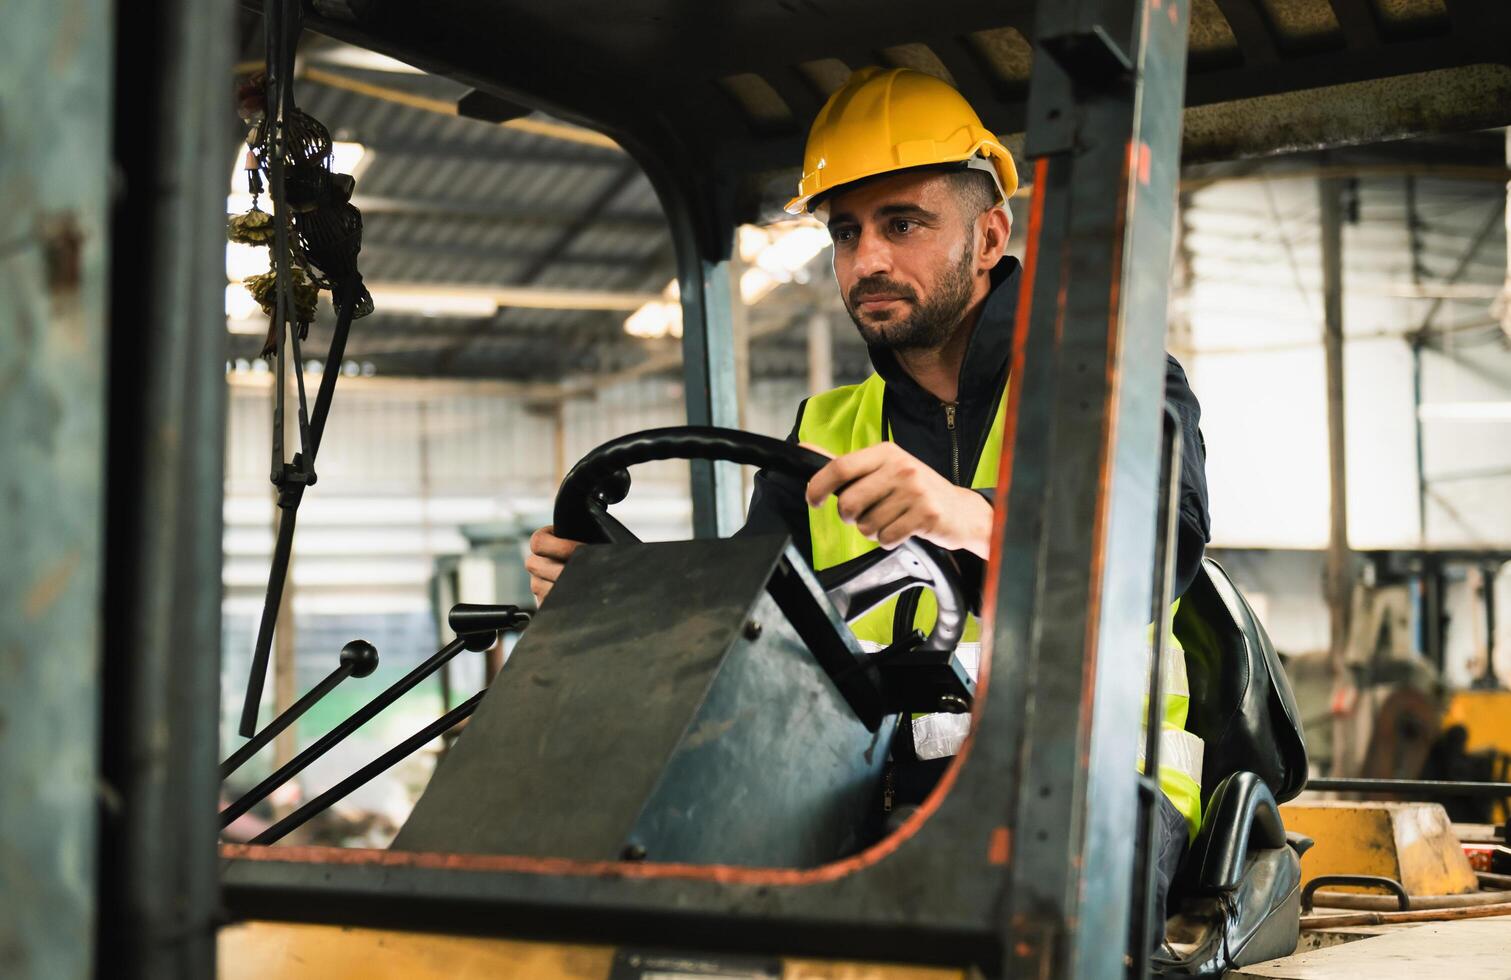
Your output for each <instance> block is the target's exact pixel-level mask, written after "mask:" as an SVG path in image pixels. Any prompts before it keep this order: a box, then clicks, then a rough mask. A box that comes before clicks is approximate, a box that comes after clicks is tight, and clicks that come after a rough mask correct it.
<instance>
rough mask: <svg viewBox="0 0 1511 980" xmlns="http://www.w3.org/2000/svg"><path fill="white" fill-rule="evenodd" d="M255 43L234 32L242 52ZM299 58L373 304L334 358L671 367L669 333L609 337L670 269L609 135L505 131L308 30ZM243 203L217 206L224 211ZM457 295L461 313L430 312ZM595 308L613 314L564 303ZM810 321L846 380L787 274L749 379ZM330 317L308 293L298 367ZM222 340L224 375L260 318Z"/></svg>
mask: <svg viewBox="0 0 1511 980" xmlns="http://www.w3.org/2000/svg"><path fill="white" fill-rule="evenodd" d="M257 45H258V42H257V41H256V39H255V38H252V39H250V40H249V43H248V45H247V48H248V49H255V48H256V47H257ZM299 65H300V68H299V77H298V81H297V82H296V86H295V99H296V101H297V103H298V104H299V105H300V107H301V108H303V109H304V110H305V111H306V112H308V113H310V114H311V115H313V116H314V117H315V118H316V119H318V120H320V121H321V122H323V123H324V124H325V125H326V126H327V127H328V128H329V129H330V130H331V133H332V136H333V138H334V139H335V140H337V141H338V142H351V143H355V144H358V145H360V146H361V147H362V153H361V160H360V163H359V164H358V166H357V167H356V168H355V169H356V177H357V190H356V195H355V197H354V198H353V200H354V203H355V204H356V205H357V207H358V208H359V209H360V210H361V212H362V215H363V242H362V252H361V256H360V262H359V265H360V269H361V271H362V274H363V277H364V279H365V281H366V282H367V283H368V285H369V286H370V287H371V288H372V289H373V292H374V297H375V305H376V311H375V313H374V314H373V315H372V316H370V317H367V318H366V319H363V320H359V321H357V323H356V324H355V326H354V328H353V330H352V334H351V339H350V341H349V343H348V347H347V358H348V361H349V362H351V364H352V365H354V366H356V367H357V368H358V369H362V370H365V371H366V373H370V374H377V375H380V376H387V377H395V376H402V377H448V378H476V379H491V380H505V381H520V382H533V383H546V384H550V383H555V382H560V381H563V380H565V379H569V378H573V377H578V376H581V375H583V374H591V375H614V374H619V373H624V372H627V373H628V374H630V375H633V374H635V373H637V372H642V371H644V370H645V369H646V367H647V366H649V365H654V364H661V365H667V364H670V365H671V366H672V367H675V366H676V364H677V363H678V361H679V357H680V342H679V341H678V340H677V339H676V338H675V337H664V338H660V339H642V338H637V337H632V336H630V335H629V334H628V333H626V330H625V326H624V324H625V320H626V318H627V317H628V316H630V314H631V313H633V312H634V310H635V309H636V308H637V307H638V306H639V305H641V301H643V300H645V299H646V298H650V297H655V298H660V295H661V294H662V292H663V290H664V289H665V288H666V287H667V285H668V283H669V282H670V281H671V280H672V279H673V277H674V275H675V268H674V258H673V253H672V247H671V239H670V236H669V234H668V231H667V226H666V219H665V217H664V214H663V212H662V208H661V204H660V202H659V200H658V199H657V197H656V194H655V192H654V191H653V190H652V188H651V186H650V183H649V182H648V181H647V179H646V177H645V176H644V174H643V173H642V172H641V170H640V168H639V167H638V166H637V165H636V164H635V162H634V161H633V160H631V159H630V158H629V157H628V156H627V155H626V154H625V153H624V152H623V151H621V150H620V149H618V147H617V146H615V145H614V144H613V143H612V141H610V140H607V139H604V138H603V137H600V136H598V135H597V134H594V133H591V132H589V131H587V130H582V129H579V128H577V127H570V126H566V125H564V124H561V123H558V122H554V121H552V120H549V119H547V118H546V117H543V116H539V115H535V116H531V117H529V118H526V119H523V120H518V121H515V122H511V123H509V124H505V125H499V124H496V123H492V122H487V121H481V120H478V119H471V118H465V117H462V116H459V115H457V114H456V112H455V106H456V105H457V103H458V102H459V101H461V100H463V98H464V97H465V96H466V95H467V92H468V90H467V88H466V87H465V86H462V85H459V84H458V83H456V82H452V81H450V80H448V79H444V78H439V77H436V76H432V75H427V74H424V73H421V72H418V71H416V70H413V69H409V68H408V66H405V65H403V64H401V63H398V62H391V61H389V60H388V59H385V58H382V57H379V56H375V55H373V54H372V53H371V52H367V51H364V50H362V49H360V48H355V47H352V46H349V45H345V44H341V43H338V42H332V41H330V40H328V39H325V38H322V37H320V36H318V35H313V34H308V33H307V34H306V35H305V38H304V43H303V44H302V47H301V57H300V61H299ZM243 67H244V68H245V69H248V70H250V69H252V68H254V67H256V66H255V64H254V63H252V62H248V63H247V64H245V65H244V66H243ZM228 108H229V107H228ZM229 158H230V154H228V159H229ZM238 158H239V155H238ZM231 169H234V167H233V168H231ZM336 169H340V167H339V166H337V168H336ZM232 179H233V184H232V190H233V191H236V190H239V191H241V192H243V197H244V191H245V187H244V186H241V184H242V182H241V181H239V180H237V179H236V177H235V175H234V174H233V178H232ZM245 203H246V202H245V200H244V199H242V198H233V200H232V207H233V208H239V207H244V206H245ZM263 203H264V206H266V201H265V200H264V202H263ZM826 264H827V252H825V253H823V254H821V255H819V256H818V257H817V258H815V259H814V260H813V261H812V262H810V263H807V266H808V267H807V268H804V269H801V270H798V271H797V273H796V279H799V280H801V279H805V278H807V277H808V276H809V275H812V276H814V277H815V278H817V277H820V276H822V275H823V274H824V270H825V267H826ZM231 271H232V270H229V269H228V276H229V277H230V278H232V280H233V281H235V280H236V279H238V278H239V277H238V276H234V275H230V272H231ZM237 271H240V270H237ZM395 288H398V289H400V290H402V291H404V292H405V293H421V294H424V295H425V296H431V295H434V296H436V297H439V299H438V300H437V301H436V304H435V305H436V306H437V307H438V308H440V310H441V312H439V314H438V315H426V313H424V312H421V311H420V310H419V309H418V307H422V306H424V305H426V304H425V301H424V299H423V298H421V301H420V302H419V303H415V302H412V301H411V300H412V299H413V297H410V296H408V295H406V296H405V298H404V301H403V302H401V303H395V302H394V301H393V297H394V294H395ZM489 291H497V292H500V293H501V295H502V300H501V301H500V302H498V303H497V307H498V308H497V310H496V311H495V312H491V313H472V314H469V313H468V312H467V311H466V310H465V309H464V308H465V307H466V306H471V305H475V304H474V303H472V302H471V300H472V299H474V298H475V297H476V296H477V295H478V294H480V293H485V292H489ZM386 297H387V298H388V301H387V302H385V298H386ZM520 297H523V299H521V298H520ZM458 299H460V300H464V301H466V302H462V303H460V304H456V303H449V302H447V301H452V300H458ZM516 303H517V304H518V305H516ZM604 303H608V304H612V305H613V306H614V308H611V309H592V308H581V307H592V306H595V305H603V304H604ZM485 305H487V304H485ZM553 307H559V308H553ZM229 309H230V305H229V304H228V310H229ZM815 312H817V313H821V314H827V315H829V316H831V317H833V318H834V320H835V323H836V325H837V326H838V327H839V328H840V329H838V330H836V331H835V335H836V345H835V351H834V356H835V362H836V363H835V368H836V371H837V372H838V373H839V375H840V376H842V377H843V376H851V375H855V374H857V373H863V372H864V370H865V365H866V358H865V350H864V347H863V346H862V345H861V344H860V343H859V341H858V340H857V339H855V338H854V337H853V336H852V335H853V330H852V329H851V328H850V327H849V322H848V319H847V318H845V316H844V313H843V310H842V308H841V307H840V305H839V302H838V297H837V295H834V291H833V290H832V289H823V290H820V289H818V288H817V287H816V286H815V287H805V286H803V285H802V283H801V282H797V281H794V282H793V283H792V284H790V285H785V286H782V287H780V288H778V289H777V290H776V291H774V292H772V293H769V294H768V295H766V296H764V297H762V299H761V301H760V302H758V303H756V304H755V305H753V306H752V307H751V308H750V310H749V313H748V317H747V320H748V328H749V332H750V336H751V356H750V365H751V371H752V374H753V376H755V377H769V376H778V377H800V376H803V375H804V373H805V371H806V365H807V340H806V336H807V330H806V326H807V322H808V319H809V318H810V317H811V316H812V315H813V314H814V313H815ZM333 321H334V315H333V314H332V312H331V309H330V307H329V304H328V300H327V299H325V298H324V297H322V306H321V311H320V314H319V316H318V317H317V319H316V322H315V324H314V326H313V328H312V331H311V340H310V342H309V343H307V344H306V345H305V356H306V357H307V358H316V357H320V356H323V353H324V351H325V349H326V348H327V347H328V345H329V332H330V329H331V326H332V323H333ZM231 329H232V333H231V338H230V341H231V343H230V347H231V350H230V357H231V359H232V364H233V369H235V368H238V367H239V368H240V370H242V371H247V370H250V369H252V368H255V367H256V357H257V353H258V351H259V350H260V349H261V346H262V342H263V341H262V337H263V334H264V333H265V330H266V321H265V319H258V318H257V317H255V316H253V317H240V318H237V319H233V320H232V322H231Z"/></svg>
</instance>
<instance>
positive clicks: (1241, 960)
mask: <svg viewBox="0 0 1511 980" xmlns="http://www.w3.org/2000/svg"><path fill="white" fill-rule="evenodd" d="M1175 635H1176V636H1177V637H1178V638H1179V639H1180V641H1181V645H1182V646H1183V647H1184V648H1185V651H1186V672H1187V676H1188V680H1189V683H1190V689H1191V705H1190V711H1189V714H1188V718H1187V725H1186V727H1187V728H1188V729H1189V730H1190V731H1191V732H1192V733H1194V734H1196V735H1198V736H1200V737H1201V739H1202V741H1203V743H1204V750H1203V754H1202V787H1201V788H1202V813H1203V819H1202V826H1201V831H1200V832H1199V833H1198V834H1197V836H1196V840H1195V841H1194V842H1193V843H1192V846H1191V849H1190V851H1189V852H1188V853H1187V855H1186V858H1185V860H1184V862H1183V863H1182V866H1181V870H1180V873H1179V874H1178V875H1177V877H1176V881H1175V882H1174V884H1173V887H1172V889H1171V899H1170V907H1171V908H1172V909H1173V910H1174V912H1175V914H1174V915H1173V916H1172V917H1171V918H1170V919H1169V921H1168V922H1167V928H1166V940H1167V947H1168V948H1167V950H1166V952H1165V954H1164V955H1161V956H1159V957H1157V958H1156V961H1155V969H1156V973H1157V974H1159V975H1162V976H1167V977H1219V976H1221V975H1222V974H1223V973H1225V972H1226V971H1227V970H1229V969H1232V968H1234V967H1238V966H1245V965H1248V964H1252V963H1257V962H1261V961H1263V960H1267V959H1274V958H1275V957H1278V956H1285V955H1288V954H1290V953H1292V952H1294V951H1295V948H1296V943H1297V939H1298V936H1299V929H1300V918H1301V911H1300V908H1301V907H1300V889H1301V860H1300V858H1301V854H1302V852H1304V851H1305V850H1306V848H1307V847H1309V846H1310V845H1311V842H1310V841H1309V840H1306V839H1305V838H1300V837H1295V836H1293V835H1291V836H1288V835H1287V834H1286V831H1285V826H1284V824H1283V823H1282V822H1281V819H1280V810H1279V804H1280V803H1283V802H1285V801H1286V800H1289V799H1292V798H1294V797H1295V796H1296V794H1298V793H1300V792H1301V790H1302V789H1303V788H1304V787H1305V786H1306V776H1307V757H1306V742H1305V740H1304V739H1303V738H1302V734H1301V724H1300V713H1299V712H1298V711H1297V708H1296V700H1295V696H1294V695H1293V694H1292V693H1291V685H1290V682H1289V681H1288V680H1287V679H1286V676H1285V669H1284V667H1283V666H1282V665H1281V663H1280V657H1279V655H1278V654H1277V653H1276V652H1275V647H1274V645H1273V644H1272V643H1271V642H1270V638H1269V637H1268V636H1267V635H1266V634H1265V631H1264V627H1263V626H1261V625H1260V623H1259V619H1258V617H1256V616H1255V615H1254V610H1253V609H1252V608H1250V606H1249V604H1248V602H1246V601H1245V600H1244V598H1243V595H1242V594H1241V593H1240V592H1239V591H1238V588H1237V587H1236V586H1234V584H1233V582H1232V580H1231V579H1229V578H1228V574H1227V572H1225V571H1224V570H1223V568H1222V566H1221V565H1219V564H1218V563H1217V562H1215V561H1213V560H1212V559H1210V558H1207V559H1204V560H1203V561H1202V568H1201V571H1200V572H1199V573H1198V574H1197V577H1196V581H1195V582H1194V583H1192V585H1191V587H1190V589H1188V590H1187V591H1186V594H1185V595H1184V596H1182V597H1181V603H1180V609H1179V610H1178V612H1177V613H1176V617H1175Z"/></svg>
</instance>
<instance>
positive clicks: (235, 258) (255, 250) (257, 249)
mask: <svg viewBox="0 0 1511 980" xmlns="http://www.w3.org/2000/svg"><path fill="white" fill-rule="evenodd" d="M269 254H270V253H269V252H268V250H267V248H265V247H263V246H261V245H246V244H243V243H241V242H226V280H227V281H228V282H235V283H239V282H241V281H242V280H243V279H250V278H251V277H252V276H260V275H262V274H263V273H264V272H267V271H268V255H269Z"/></svg>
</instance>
